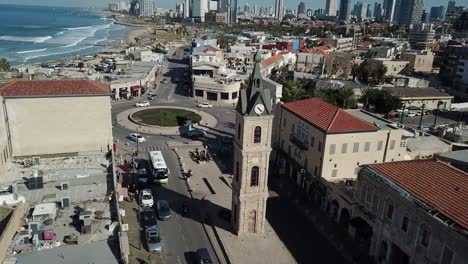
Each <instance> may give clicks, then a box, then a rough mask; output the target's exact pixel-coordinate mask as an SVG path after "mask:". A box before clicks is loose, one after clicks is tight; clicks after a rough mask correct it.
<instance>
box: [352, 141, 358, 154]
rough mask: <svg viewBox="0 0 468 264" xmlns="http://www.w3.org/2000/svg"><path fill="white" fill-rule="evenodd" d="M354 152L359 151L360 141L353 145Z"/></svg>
mask: <svg viewBox="0 0 468 264" xmlns="http://www.w3.org/2000/svg"><path fill="white" fill-rule="evenodd" d="M353 152H354V153H356V152H359V142H356V143H354V145H353Z"/></svg>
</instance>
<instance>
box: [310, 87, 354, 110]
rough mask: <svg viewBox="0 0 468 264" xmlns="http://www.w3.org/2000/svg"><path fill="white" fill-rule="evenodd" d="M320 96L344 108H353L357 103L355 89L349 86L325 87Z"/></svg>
mask: <svg viewBox="0 0 468 264" xmlns="http://www.w3.org/2000/svg"><path fill="white" fill-rule="evenodd" d="M319 97H320V98H322V99H323V100H325V101H327V102H329V103H331V104H334V105H336V106H338V107H340V108H344V109H348V108H351V107H352V106H354V105H355V104H356V99H355V97H354V91H353V89H352V88H349V87H343V88H339V89H323V90H321V91H320V92H319Z"/></svg>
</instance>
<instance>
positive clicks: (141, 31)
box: [125, 27, 149, 44]
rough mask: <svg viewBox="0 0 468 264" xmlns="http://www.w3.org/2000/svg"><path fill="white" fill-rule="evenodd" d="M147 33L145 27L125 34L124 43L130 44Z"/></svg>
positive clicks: (147, 29)
mask: <svg viewBox="0 0 468 264" xmlns="http://www.w3.org/2000/svg"><path fill="white" fill-rule="evenodd" d="M148 31H149V28H147V27H144V28H137V29H133V30H130V31H128V32H127V34H126V36H125V37H126V40H125V41H126V43H127V44H130V43H132V42H134V41H135V38H137V37H139V36H141V35H143V34H145V33H147V32H148Z"/></svg>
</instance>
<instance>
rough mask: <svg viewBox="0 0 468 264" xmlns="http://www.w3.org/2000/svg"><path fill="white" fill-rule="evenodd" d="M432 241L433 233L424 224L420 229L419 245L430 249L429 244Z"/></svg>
mask: <svg viewBox="0 0 468 264" xmlns="http://www.w3.org/2000/svg"><path fill="white" fill-rule="evenodd" d="M430 240H431V231H430V230H429V228H428V227H427V226H426V224H422V225H421V227H420V229H419V243H420V244H421V246H423V247H425V248H427V247H429V242H430Z"/></svg>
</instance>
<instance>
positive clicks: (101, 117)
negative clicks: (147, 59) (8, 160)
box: [0, 80, 113, 157]
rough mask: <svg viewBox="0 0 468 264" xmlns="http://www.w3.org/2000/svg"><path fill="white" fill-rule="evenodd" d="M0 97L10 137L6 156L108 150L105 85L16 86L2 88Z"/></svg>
mask: <svg viewBox="0 0 468 264" xmlns="http://www.w3.org/2000/svg"><path fill="white" fill-rule="evenodd" d="M1 95H2V97H3V103H2V108H3V110H2V111H3V114H4V116H5V117H6V122H7V129H8V134H9V135H10V137H11V151H10V152H9V153H10V156H11V153H13V156H15V157H22V156H30V155H37V156H39V155H50V154H60V153H76V152H86V151H97V152H107V151H108V150H109V149H110V147H111V146H112V143H113V141H112V122H111V113H110V109H111V106H110V91H109V86H108V85H106V84H103V83H99V82H94V81H88V80H59V81H18V82H16V83H13V84H10V85H8V86H6V87H4V88H3V89H2V91H1ZM0 121H2V120H0ZM2 128H3V127H2ZM0 133H1V132H0ZM0 137H1V134H0ZM0 140H1V138H0Z"/></svg>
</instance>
